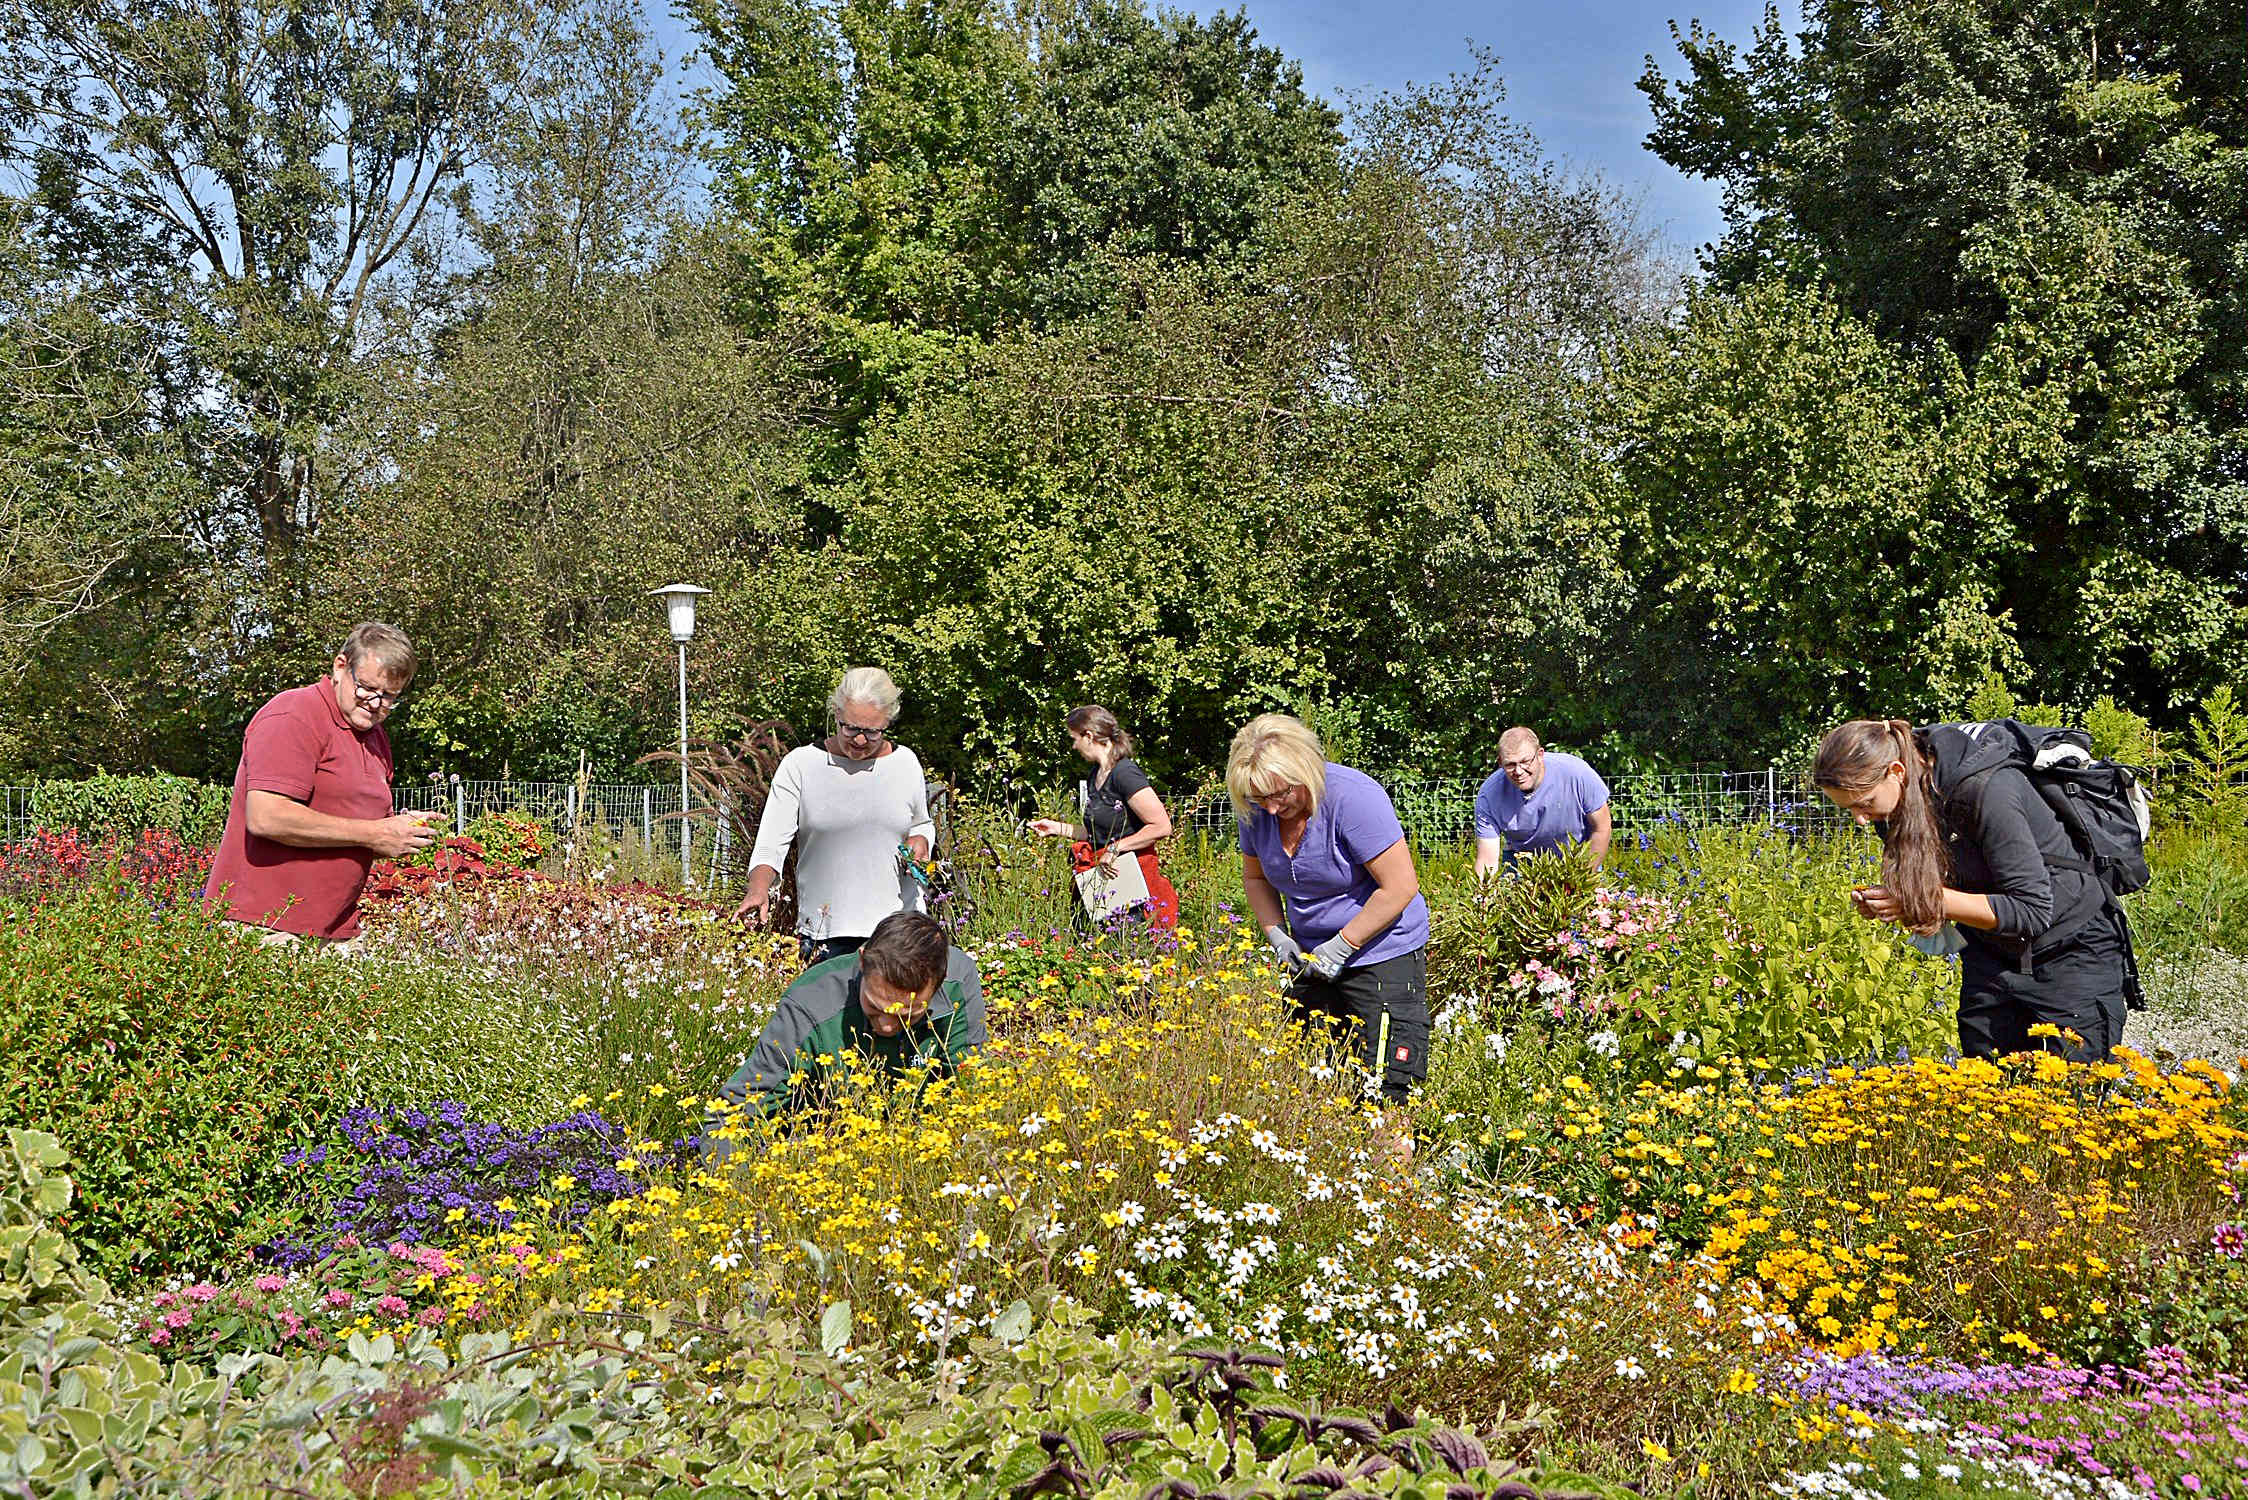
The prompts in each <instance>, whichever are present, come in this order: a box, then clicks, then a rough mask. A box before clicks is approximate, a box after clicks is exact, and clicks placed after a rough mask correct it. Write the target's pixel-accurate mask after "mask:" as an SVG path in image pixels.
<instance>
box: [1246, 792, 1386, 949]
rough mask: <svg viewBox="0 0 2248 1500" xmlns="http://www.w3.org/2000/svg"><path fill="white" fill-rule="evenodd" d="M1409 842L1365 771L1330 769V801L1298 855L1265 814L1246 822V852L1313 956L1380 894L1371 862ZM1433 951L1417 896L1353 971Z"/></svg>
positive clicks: (1255, 811)
mask: <svg viewBox="0 0 2248 1500" xmlns="http://www.w3.org/2000/svg"><path fill="white" fill-rule="evenodd" d="M1404 837H1405V827H1404V825H1403V824H1401V823H1399V822H1398V821H1397V809H1396V808H1395V807H1393V806H1392V805H1391V804H1390V800H1389V793H1387V792H1385V791H1383V790H1382V784H1381V783H1380V782H1378V781H1376V780H1375V779H1374V778H1373V777H1371V776H1368V775H1367V774H1366V773H1365V772H1363V771H1353V770H1352V769H1351V768H1350V767H1348V766H1338V765H1336V764H1335V763H1334V762H1333V761H1329V762H1328V763H1327V794H1326V795H1325V796H1324V797H1321V798H1320V799H1319V810H1318V811H1317V812H1315V813H1313V814H1312V815H1311V822H1310V823H1309V824H1308V825H1307V826H1306V827H1305V829H1304V838H1303V844H1302V846H1301V847H1299V848H1298V849H1297V850H1296V852H1295V853H1294V854H1293V855H1290V854H1288V853H1287V852H1286V851H1285V850H1283V849H1282V848H1281V847H1280V820H1279V819H1277V818H1275V817H1273V816H1272V815H1271V814H1269V813H1267V812H1265V811H1264V810H1263V809H1262V808H1255V807H1253V808H1251V809H1250V810H1249V815H1248V816H1247V817H1246V818H1243V819H1242V820H1241V852H1242V853H1243V854H1251V855H1254V856H1256V860H1257V863H1258V864H1260V865H1262V866H1263V867H1264V873H1265V879H1267V880H1269V881H1271V882H1272V885H1273V888H1274V889H1275V890H1277V891H1279V892H1280V896H1281V899H1282V900H1284V901H1285V902H1287V903H1288V932H1289V934H1290V936H1292V937H1294V938H1295V940H1296V941H1297V942H1299V943H1301V944H1303V945H1304V948H1305V949H1306V950H1307V951H1308V950H1309V949H1312V948H1316V947H1318V946H1319V945H1320V944H1321V943H1324V942H1326V941H1327V939H1329V938H1331V937H1333V936H1334V935H1335V934H1336V933H1338V932H1340V931H1342V930H1343V926H1344V924H1345V923H1347V922H1349V921H1350V919H1351V918H1352V917H1355V916H1357V915H1358V913H1359V912H1360V911H1361V910H1363V909H1364V907H1365V905H1366V903H1367V901H1368V900H1369V899H1370V898H1371V897H1372V896H1373V894H1374V889H1375V887H1374V877H1373V876H1371V875H1369V874H1367V873H1366V865H1367V862H1368V861H1370V860H1372V859H1373V858H1374V857H1375V856H1377V855H1379V854H1380V853H1382V851H1384V850H1385V849H1387V848H1389V847H1390V845H1392V844H1395V843H1397V842H1398V841H1399V840H1401V839H1403V838H1404ZM1427 946H1428V903H1427V902H1426V901H1424V900H1422V899H1421V897H1420V896H1418V895H1415V896H1414V897H1413V900H1412V904H1411V905H1409V906H1407V907H1406V908H1405V910H1404V911H1403V912H1402V913H1401V914H1400V915H1399V916H1398V918H1397V920H1396V921H1394V922H1392V923H1390V924H1389V927H1388V928H1387V930H1385V931H1383V932H1380V933H1377V934H1376V935H1375V937H1374V940H1373V941H1372V942H1370V943H1368V944H1366V945H1365V946H1364V947H1362V948H1360V949H1359V950H1358V951H1357V952H1356V953H1355V954H1353V955H1351V960H1350V962H1351V966H1352V967H1354V968H1355V967H1357V966H1359V965H1361V964H1373V963H1380V962H1381V961H1382V960H1383V959H1385V958H1401V957H1403V956H1404V955H1405V954H1408V953H1411V952H1414V951H1415V950H1417V949H1420V948H1425V947H1427Z"/></svg>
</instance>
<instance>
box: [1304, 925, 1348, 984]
mask: <svg viewBox="0 0 2248 1500" xmlns="http://www.w3.org/2000/svg"><path fill="white" fill-rule="evenodd" d="M1357 951H1358V945H1357V944H1356V943H1354V942H1352V941H1351V940H1350V939H1349V938H1346V937H1344V936H1343V935H1342V934H1341V933H1339V932H1338V933H1336V934H1335V935H1334V936H1333V937H1331V938H1329V939H1327V941H1326V942H1324V943H1321V944H1320V945H1319V946H1318V947H1316V948H1314V949H1312V950H1311V958H1310V960H1309V963H1310V965H1311V972H1312V973H1314V974H1317V975H1318V976H1319V977H1320V978H1321V979H1338V978H1340V977H1341V976H1342V972H1343V965H1344V964H1347V963H1349V962H1350V956H1351V955H1352V954H1353V953H1356V952H1357Z"/></svg>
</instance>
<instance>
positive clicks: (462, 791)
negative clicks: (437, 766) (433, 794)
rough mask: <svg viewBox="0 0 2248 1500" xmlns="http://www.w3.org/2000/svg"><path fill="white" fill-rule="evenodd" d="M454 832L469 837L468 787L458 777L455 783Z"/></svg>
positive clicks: (458, 835) (461, 836)
mask: <svg viewBox="0 0 2248 1500" xmlns="http://www.w3.org/2000/svg"><path fill="white" fill-rule="evenodd" d="M453 832H454V834H455V835H456V836H457V837H460V838H467V837H468V787H467V786H466V784H464V783H463V782H462V781H461V780H460V779H459V778H458V777H456V778H454V781H453Z"/></svg>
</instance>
